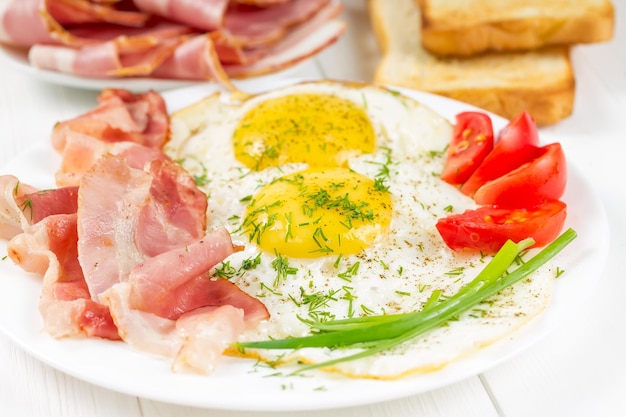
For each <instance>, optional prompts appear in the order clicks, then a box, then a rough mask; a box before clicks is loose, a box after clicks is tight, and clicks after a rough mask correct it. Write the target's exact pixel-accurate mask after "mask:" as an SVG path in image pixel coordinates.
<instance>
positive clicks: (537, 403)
mask: <svg viewBox="0 0 626 417" xmlns="http://www.w3.org/2000/svg"><path fill="white" fill-rule="evenodd" d="M346 3H347V6H348V7H347V9H346V11H345V13H344V15H345V18H346V20H347V21H348V23H349V30H348V33H347V34H346V36H345V37H344V38H343V39H342V40H341V41H340V42H339V43H338V44H337V45H335V46H334V47H333V48H332V49H330V50H328V51H326V52H324V53H323V54H322V55H321V56H319V57H318V58H316V59H315V60H314V61H313V62H310V63H308V64H307V65H304V66H302V67H299V68H298V70H297V71H296V72H295V73H294V72H292V73H291V74H290V75H291V76H302V77H315V78H322V77H330V78H338V79H352V80H361V81H370V80H371V79H372V74H373V71H374V68H375V66H376V63H377V60H378V58H379V55H378V50H377V48H376V43H375V41H374V39H373V37H372V32H371V29H370V25H369V21H368V17H367V14H366V11H365V9H364V6H363V5H362V4H361V2H360V1H359V0H349V1H346ZM615 3H622V2H621V1H615ZM624 6H626V5H622V4H616V8H617V14H618V16H617V28H616V34H615V38H614V40H613V41H611V42H608V43H605V44H598V45H590V46H584V47H583V46H579V47H576V48H575V49H574V50H573V58H574V64H575V71H576V76H577V97H576V105H575V111H574V114H573V115H572V117H570V118H569V119H567V120H565V121H563V122H560V123H559V124H557V125H554V126H551V127H548V128H544V129H543V130H544V131H545V132H550V133H551V134H554V135H559V134H562V135H563V136H566V137H567V138H568V141H567V142H566V143H563V145H564V147H565V150H566V153H567V154H568V156H571V157H572V158H575V159H576V161H579V162H580V164H579V165H580V167H581V168H582V169H583V170H584V173H585V176H586V177H587V179H588V180H589V181H590V182H591V183H592V184H593V186H594V187H595V189H596V190H597V192H598V194H599V196H600V197H601V199H602V202H603V203H604V205H605V209H606V211H607V214H608V218H609V222H610V230H611V238H610V253H609V260H608V263H607V265H606V267H605V268H604V269H603V270H598V271H597V272H596V273H597V274H598V275H599V276H601V280H600V284H599V285H598V286H597V287H596V288H593V289H590V293H589V297H588V299H587V300H586V302H585V303H584V304H583V305H581V306H580V310H579V312H578V313H577V314H576V315H574V316H572V317H571V318H570V320H568V321H567V322H565V323H563V324H562V325H561V326H560V328H558V329H557V330H556V331H554V332H553V333H552V334H550V335H549V336H548V337H547V338H546V339H544V340H542V341H540V342H539V343H537V344H535V345H534V346H533V347H531V348H530V349H527V350H526V351H524V352H522V353H521V354H520V355H518V356H516V357H515V358H513V359H511V360H509V361H507V362H505V363H503V364H501V365H498V366H496V367H494V368H492V369H491V370H489V371H488V372H485V373H483V374H481V375H477V376H475V377H472V378H469V379H467V380H465V381H463V382H460V383H456V384H454V385H451V386H448V387H446V388H443V389H438V390H435V391H432V392H428V393H425V394H422V395H416V396H412V397H409V398H405V399H401V400H395V401H391V402H386V403H380V404H375V405H371V406H361V407H355V408H346V409H340V410H330V411H318V412H300V413H288V415H290V416H307V417H319V416H332V417H357V416H358V417H364V416H365V417H367V416H383V417H414V416H466V417H470V416H477V417H492V416H493V417H495V416H506V417H526V416H533V417H543V416H545V417H548V416H549V417H554V416H616V417H617V416H625V415H626V358H625V356H624V355H625V353H626V323H625V322H626V303H625V302H624V297H625V296H626V267H625V266H624V265H625V263H624V262H625V259H624V258H625V255H626V214H625V213H626V191H625V187H624V185H623V178H624V174H623V172H624V165H625V161H624V158H625V157H624V155H626V111H624V110H623V109H624V108H625V106H626V31H625V30H624V29H626V26H622V23H623V21H624V20H625V19H626V7H624ZM95 96H96V92H94V91H85V90H79V89H75V88H68V87H63V86H59V85H54V84H49V83H45V82H42V81H40V80H38V79H36V78H34V77H32V76H30V75H27V74H24V73H22V72H20V71H16V70H14V69H13V68H11V67H10V66H8V65H6V64H4V63H3V64H2V65H1V66H0V129H1V130H0V166H2V165H3V164H5V163H6V162H8V161H9V160H11V158H12V157H13V156H14V155H16V154H18V153H20V152H22V151H24V150H25V149H27V148H28V147H29V146H31V145H32V144H34V143H45V142H47V141H48V140H49V139H48V138H49V133H50V129H51V127H52V126H53V124H54V123H55V122H56V121H58V120H62V119H66V118H69V117H72V116H75V115H77V114H78V113H81V112H83V111H85V110H87V109H90V108H92V107H93V106H94V103H95V101H94V100H95ZM4 173H6V172H4V171H3V170H2V169H0V174H4ZM6 279H10V277H4V276H2V277H0V283H1V282H2V280H6ZM33 314H38V313H37V312H36V311H33ZM241 397H242V401H245V387H242V392H241ZM244 415H246V416H247V415H253V416H270V415H272V416H275V415H283V414H280V413H248V412H235V411H218V410H204V409H198V408H191V407H181V406H175V405H170V404H165V403H160V402H155V401H151V400H146V399H141V398H136V397H132V396H128V395H124V394H119V393H116V392H113V391H109V390H106V389H103V388H100V387H98V386H95V385H91V384H89V383H85V382H82V381H80V380H78V379H75V378H73V377H70V376H67V375H65V374H63V373H61V372H59V371H57V370H55V369H54V368H52V367H50V366H47V365H45V364H43V363H41V362H40V361H38V360H36V359H34V358H33V357H31V356H30V355H29V354H27V353H25V352H24V351H23V350H22V349H20V348H19V347H17V346H16V345H15V344H14V343H13V342H12V341H11V340H9V339H8V338H7V337H5V336H4V335H2V334H0V416H3V417H9V416H11V417H12V416H20V417H28V416H66V417H92V416H129V417H139V416H142V417H163V416H177V417H192V416H194V417H195V416H198V417H199V416H211V417H227V416H228V417H239V416H244ZM284 415H287V414H284Z"/></svg>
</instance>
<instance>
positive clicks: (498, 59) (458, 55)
mask: <svg viewBox="0 0 626 417" xmlns="http://www.w3.org/2000/svg"><path fill="white" fill-rule="evenodd" d="M369 12H370V18H371V22H372V25H373V28H374V33H375V35H376V38H377V40H378V44H379V46H380V49H381V51H382V54H383V58H382V59H381V61H380V63H379V65H378V67H377V71H376V74H375V77H374V81H375V82H377V83H381V84H388V85H395V86H401V87H407V88H413V89H416V90H421V91H427V92H431V93H435V94H439V95H443V96H447V97H450V98H453V99H456V100H460V101H463V102H466V103H469V104H472V105H475V106H478V107H481V108H484V109H486V110H488V111H491V112H493V113H496V114H498V115H500V116H503V117H505V118H512V117H513V116H515V115H516V114H518V113H520V112H521V111H523V110H526V111H528V112H529V113H530V114H531V115H532V116H533V117H534V118H535V121H536V122H537V124H539V125H548V124H553V123H556V122H558V121H559V120H562V119H564V118H566V117H568V116H569V115H570V114H571V112H572V109H573V104H574V97H575V86H576V82H575V76H574V70H573V67H572V63H571V60H570V47H571V46H572V45H576V44H581V43H593V42H602V41H606V40H609V39H611V37H612V35H613V26H614V9H613V6H612V4H611V3H610V0H394V1H389V0H369Z"/></svg>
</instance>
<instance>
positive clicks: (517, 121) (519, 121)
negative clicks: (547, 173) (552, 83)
mask: <svg viewBox="0 0 626 417" xmlns="http://www.w3.org/2000/svg"><path fill="white" fill-rule="evenodd" d="M538 144H539V134H538V132H537V125H536V124H535V121H534V120H533V118H532V117H531V116H530V114H528V113H527V112H522V113H520V114H519V115H517V116H516V117H514V118H513V119H511V121H510V122H509V124H507V125H506V126H505V127H504V128H503V129H502V130H501V131H500V133H499V134H498V138H497V139H496V143H495V146H494V148H493V150H492V151H491V152H490V153H489V155H487V157H486V158H485V159H484V161H483V162H482V163H481V164H480V165H479V166H478V168H477V169H476V171H474V173H473V174H472V175H471V176H470V177H469V179H468V180H467V181H466V182H465V183H464V184H463V186H462V187H461V192H462V193H463V194H465V195H468V196H473V195H474V193H475V192H476V190H478V189H479V188H480V187H481V186H482V185H483V184H485V183H486V182H487V181H491V180H494V179H496V178H498V177H500V176H502V175H504V174H506V173H508V172H509V171H511V170H513V169H515V168H517V167H519V166H520V165H522V164H524V163H526V162H528V161H530V160H532V159H534V158H535V157H536V156H537V153H538V151H537V146H538Z"/></svg>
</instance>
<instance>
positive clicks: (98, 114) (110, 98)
mask: <svg viewBox="0 0 626 417" xmlns="http://www.w3.org/2000/svg"><path fill="white" fill-rule="evenodd" d="M98 103H99V104H98V106H97V107H96V108H95V109H93V110H91V111H89V112H87V113H84V114H82V115H80V116H77V117H75V118H72V119H69V120H65V121H62V122H60V123H57V124H56V125H55V126H54V129H53V131H52V138H51V140H52V146H53V147H54V149H56V150H57V151H59V152H62V151H63V149H64V148H65V145H66V139H67V133H68V132H69V131H73V132H79V133H83V134H86V135H90V136H93V137H96V138H98V139H99V140H102V141H104V142H124V141H129V142H134V143H138V144H140V145H144V146H147V147H150V148H157V149H160V148H162V147H163V145H164V144H165V142H166V141H167V135H168V134H169V116H168V114H167V107H166V105H165V101H164V100H163V97H162V96H161V95H160V94H158V93H156V92H154V91H148V92H145V93H140V94H132V93H131V92H129V91H127V90H120V89H106V90H103V91H102V92H101V93H100V95H99V96H98Z"/></svg>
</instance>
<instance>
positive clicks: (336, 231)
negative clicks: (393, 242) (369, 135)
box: [243, 168, 392, 258]
mask: <svg viewBox="0 0 626 417" xmlns="http://www.w3.org/2000/svg"><path fill="white" fill-rule="evenodd" d="M391 216H392V209H391V195H390V194H389V192H388V191H386V190H385V189H381V187H379V186H377V183H376V181H374V180H372V179H371V178H368V177H366V176H364V175H361V174H358V173H356V172H353V171H351V170H349V169H345V168H327V169H323V168H310V169H306V170H303V171H299V172H296V173H294V174H291V175H286V176H284V177H280V178H278V179H276V180H275V181H273V182H272V183H270V184H268V185H266V186H264V187H263V188H262V189H261V190H260V191H259V192H258V193H257V194H256V195H255V196H254V197H253V199H252V201H251V202H250V204H249V205H248V208H247V210H246V214H245V218H244V221H243V230H244V232H245V233H246V234H248V237H249V239H250V241H251V242H254V243H256V244H257V245H258V246H260V247H261V248H262V249H264V250H266V251H268V252H271V253H273V252H276V253H278V254H280V255H285V256H289V257H295V258H316V257H321V256H325V255H333V254H335V255H338V254H342V255H352V254H356V253H359V252H360V251H362V250H363V249H365V248H366V247H368V246H370V245H371V244H372V243H374V241H375V240H376V238H377V237H378V236H380V235H381V234H382V233H384V232H385V231H386V229H387V228H388V226H389V223H390V221H391Z"/></svg>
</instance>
